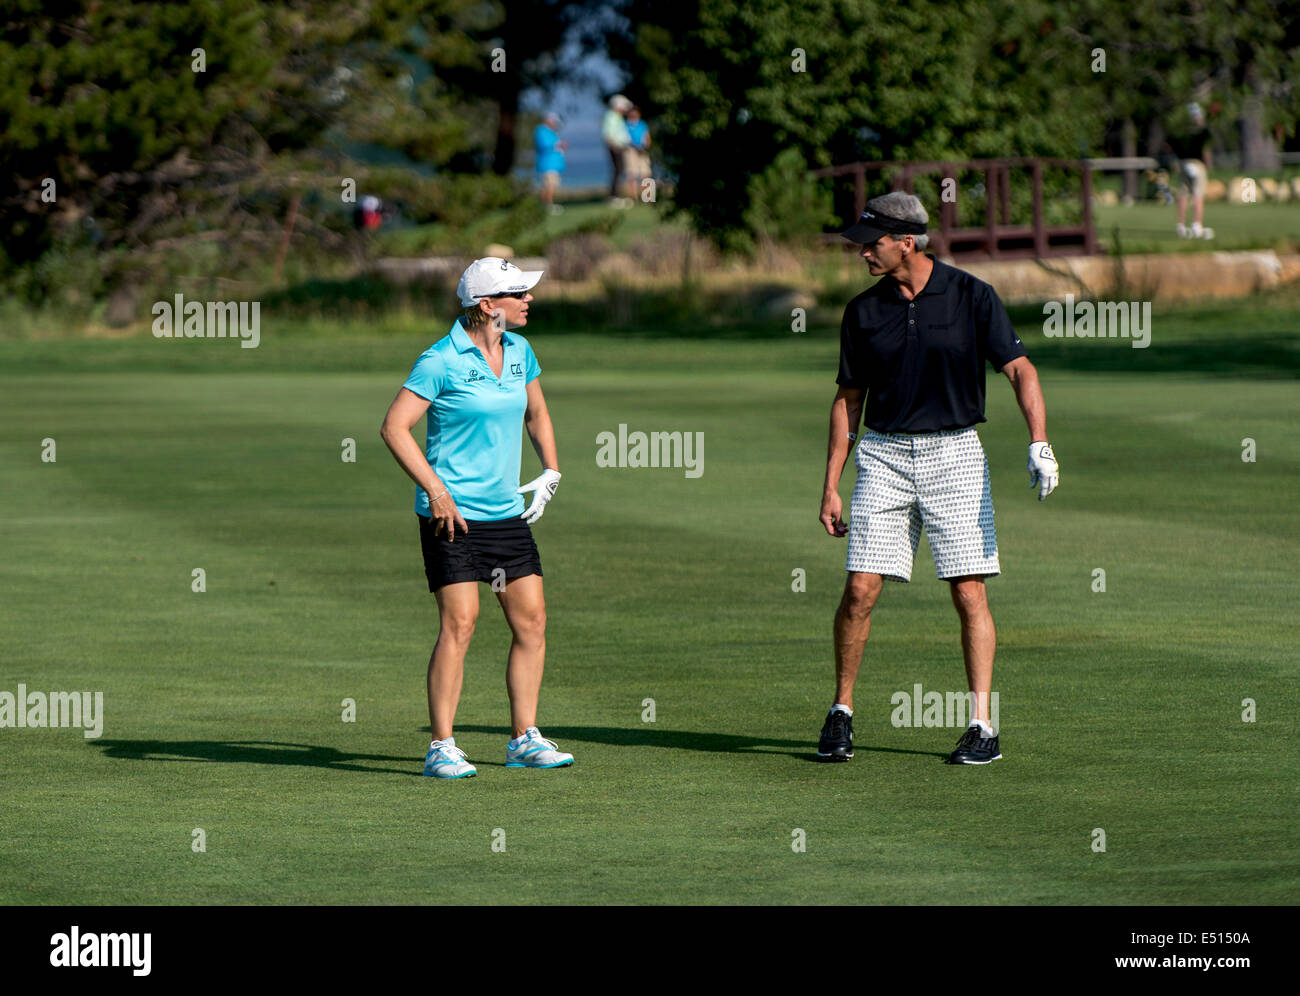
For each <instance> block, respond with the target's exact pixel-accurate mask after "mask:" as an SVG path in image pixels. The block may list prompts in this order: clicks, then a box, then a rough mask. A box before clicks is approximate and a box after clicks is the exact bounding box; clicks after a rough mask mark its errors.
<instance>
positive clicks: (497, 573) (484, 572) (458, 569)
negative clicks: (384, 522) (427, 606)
mask: <svg viewBox="0 0 1300 996" xmlns="http://www.w3.org/2000/svg"><path fill="white" fill-rule="evenodd" d="M416 518H417V519H419V520H420V549H421V551H423V553H424V575H425V577H427V578H428V579H429V590H430V591H437V590H438V589H439V588H441V587H443V585H448V584H457V583H459V582H461V581H482V582H484V583H486V584H492V583H493V582H494V581H495V582H497V583H498V585H499V584H500V583H501V582H504V581H512V580H514V579H515V578H522V577H527V576H528V575H529V574H536V575H538V576H539V577H540V576H541V573H542V558H541V556H540V555H539V554H538V552H537V544H536V543H534V542H533V531H532V529H531V528H530V527H529V525H528V523H527V522H525V521H524V520H523V519H521V518H519V517H517V516H512V517H511V518H509V519H499V520H497V521H495V522H474V521H471V520H466V524H467V525H468V526H469V532H462V531H461V530H460V529H459V528H457V530H456V539H455V541H453V542H449V541H448V540H447V537H446V535H445V534H444V533H440V532H439V531H438V530H437V529H436V528H435V526H434V522H433V520H432V519H426V518H425V517H424V516H423V515H416Z"/></svg>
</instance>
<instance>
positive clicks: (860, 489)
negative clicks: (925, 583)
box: [846, 426, 1001, 581]
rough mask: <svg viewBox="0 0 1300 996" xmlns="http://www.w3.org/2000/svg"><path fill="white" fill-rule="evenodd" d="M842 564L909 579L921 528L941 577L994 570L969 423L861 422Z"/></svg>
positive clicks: (981, 463) (980, 464) (979, 463)
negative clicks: (873, 425)
mask: <svg viewBox="0 0 1300 996" xmlns="http://www.w3.org/2000/svg"><path fill="white" fill-rule="evenodd" d="M856 454H857V463H858V482H857V485H856V486H855V487H854V488H853V501H852V503H851V505H850V515H849V554H848V563H847V565H846V567H847V570H849V571H854V572H861V573H868V574H881V575H883V576H885V577H888V578H893V579H894V580H895V581H910V580H911V579H912V560H913V558H915V557H916V547H917V544H918V543H920V541H921V527H922V526H924V527H925V538H926V539H927V540H929V542H930V550H931V552H932V553H933V554H934V569H935V573H936V575H937V576H938V577H939V579H940V580H943V579H944V578H955V577H961V576H963V575H966V574H983V575H990V574H999V573H1001V569H1000V567H999V564H998V538H997V533H996V532H995V531H994V529H993V496H992V494H991V492H990V490H989V464H988V460H987V459H986V458H985V456H984V447H983V446H981V445H980V439H979V436H978V435H977V434H976V432H975V429H974V427H973V426H972V427H970V428H967V429H957V430H954V431H951V432H927V433H922V434H919V435H908V434H905V433H895V432H876V431H875V430H874V429H864V430H863V435H862V439H861V440H859V442H858V447H857V451H856Z"/></svg>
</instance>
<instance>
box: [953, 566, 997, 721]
mask: <svg viewBox="0 0 1300 996" xmlns="http://www.w3.org/2000/svg"><path fill="white" fill-rule="evenodd" d="M948 583H949V586H950V590H951V592H952V604H953V605H954V606H956V608H957V615H958V616H959V617H960V618H961V652H962V657H963V658H964V659H965V661H966V681H967V683H968V684H969V685H970V690H971V691H972V692H974V693H975V715H974V716H972V717H971V718H972V719H982V720H984V722H986V723H988V724H989V725H990V726H992V725H993V724H992V721H991V720H990V719H989V692H990V691H991V690H992V688H993V655H994V652H995V650H996V648H997V632H996V630H995V629H994V628H993V613H992V612H990V611H989V602H988V593H987V591H986V590H985V587H984V578H983V577H981V576H979V575H969V576H967V577H960V578H950V579H949V581H948ZM995 732H996V731H995Z"/></svg>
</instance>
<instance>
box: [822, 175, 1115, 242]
mask: <svg viewBox="0 0 1300 996" xmlns="http://www.w3.org/2000/svg"><path fill="white" fill-rule="evenodd" d="M1049 166H1050V167H1062V168H1065V169H1070V170H1078V171H1079V202H1080V206H1081V208H1082V215H1081V218H1082V221H1081V223H1080V224H1077V225H1048V224H1047V223H1046V222H1045V221H1044V218H1043V169H1044V168H1045V167H1049ZM1012 169H1028V170H1029V173H1030V177H1031V182H1032V184H1033V219H1032V221H1031V222H1030V224H1028V225H1026V224H1024V223H1023V222H1015V221H1013V220H1012V218H1011V211H1010V208H1011V170H1012ZM869 172H872V173H880V172H891V173H893V174H894V180H893V182H894V189H895V190H906V191H907V192H908V193H913V190H912V187H913V182H914V180H915V178H916V177H918V176H927V175H932V174H938V176H939V177H940V185H941V187H942V182H943V180H952V181H953V183H954V184H956V182H957V176H958V175H959V174H961V173H966V172H983V174H984V191H985V212H984V214H985V222H984V224H983V225H981V226H980V227H978V228H958V227H957V205H956V204H955V203H952V202H950V201H941V202H940V203H939V205H938V207H939V218H938V226H937V228H936V227H935V217H934V211H933V205H926V210H927V211H929V212H930V233H929V234H930V246H931V247H933V250H934V252H935V253H936V254H939V255H951V256H968V255H972V254H974V255H980V256H983V257H985V258H988V259H1015V258H1024V257H1032V258H1042V257H1045V256H1091V255H1094V254H1095V253H1096V252H1097V251H1098V248H1097V238H1096V233H1095V232H1094V230H1093V219H1092V172H1093V166H1092V164H1091V163H1090V162H1089V161H1088V160H1085V159H1034V158H1008V159H965V160H953V161H951V162H901V161H898V160H882V161H880V162H860V163H849V164H847V165H844V166H827V167H824V168H822V169H816V170H813V171H812V175H813V176H817V177H839V176H846V175H851V176H852V177H853V195H854V196H853V201H854V212H853V213H854V217H855V218H857V217H859V216H860V215H861V214H862V209H863V208H864V207H865V206H866V203H867V173H869ZM967 189H969V185H968V188H967ZM957 196H959V197H960V196H962V191H961V190H960V189H958V193H957ZM839 238H840V236H838V235H835V234H833V233H828V234H827V235H825V236H823V239H824V241H826V242H835V241H836V240H838V239H839Z"/></svg>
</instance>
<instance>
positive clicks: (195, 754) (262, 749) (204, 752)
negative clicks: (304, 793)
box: [95, 740, 420, 777]
mask: <svg viewBox="0 0 1300 996" xmlns="http://www.w3.org/2000/svg"><path fill="white" fill-rule="evenodd" d="M95 746H97V747H100V748H102V749H103V751H104V756H105V757H112V758H126V759H128V760H133V761H209V762H216V763H219V764H290V765H300V766H302V767H307V768H332V769H333V770H335V771H365V772H369V773H371V774H390V775H415V776H416V777H420V772H419V771H412V770H411V768H412V767H414V766H416V765H418V763H419V758H415V759H412V758H410V757H390V756H389V755H387V754H352V753H348V752H345V751H341V750H337V749H335V748H333V747H313V746H311V745H310V744H283V743H276V742H274V741H270V740H230V741H222V740H100V741H97V742H96V743H95ZM354 761H396V762H398V763H400V764H401V765H402V766H403V769H404V770H401V771H394V770H393V769H392V768H372V767H367V766H364V765H360V764H354V763H352V762H354Z"/></svg>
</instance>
